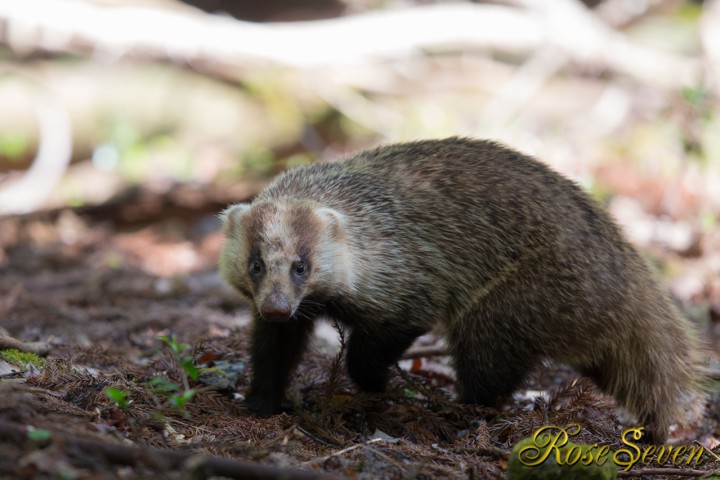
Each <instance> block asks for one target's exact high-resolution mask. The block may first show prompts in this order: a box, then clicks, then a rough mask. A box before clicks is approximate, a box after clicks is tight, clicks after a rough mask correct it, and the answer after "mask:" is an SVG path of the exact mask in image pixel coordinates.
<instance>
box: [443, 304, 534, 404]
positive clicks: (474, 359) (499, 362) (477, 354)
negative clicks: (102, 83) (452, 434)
mask: <svg viewBox="0 0 720 480" xmlns="http://www.w3.org/2000/svg"><path fill="white" fill-rule="evenodd" d="M458 320H459V321H455V322H452V323H451V324H450V326H449V328H448V332H447V340H448V344H449V347H450V351H451V353H452V355H453V360H454V364H455V370H456V372H457V390H458V400H459V401H460V402H463V403H476V404H480V405H485V406H490V407H494V406H497V405H498V404H499V402H501V401H503V400H504V399H505V398H506V397H507V396H509V395H510V394H512V393H513V392H514V391H515V390H516V389H517V388H518V387H519V386H520V384H521V383H522V382H523V381H524V380H525V378H526V377H527V376H528V374H529V372H530V370H531V369H532V367H533V366H534V365H535V364H536V363H537V360H538V358H537V355H536V354H535V353H534V349H533V348H532V347H531V345H529V343H528V342H525V341H522V338H520V337H521V335H518V331H517V325H518V324H519V323H522V322H519V321H518V318H517V317H515V316H514V314H512V313H502V312H492V311H490V310H489V309H488V308H487V306H481V305H477V306H475V307H473V308H471V309H470V310H469V312H468V313H467V314H466V315H465V316H464V317H463V318H460V319H458ZM509 339H517V341H515V342H511V341H508V340H509Z"/></svg>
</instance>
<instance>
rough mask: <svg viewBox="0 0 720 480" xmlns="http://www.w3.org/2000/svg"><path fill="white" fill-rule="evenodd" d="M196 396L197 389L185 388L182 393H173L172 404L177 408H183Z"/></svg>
mask: <svg viewBox="0 0 720 480" xmlns="http://www.w3.org/2000/svg"><path fill="white" fill-rule="evenodd" d="M194 396H195V389H193V388H191V389H190V390H185V391H184V392H183V393H182V394H180V395H173V396H172V397H170V405H172V406H173V407H175V408H183V407H184V406H185V404H186V403H187V402H189V401H190V400H192V398H193V397H194Z"/></svg>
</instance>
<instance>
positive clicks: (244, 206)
mask: <svg viewBox="0 0 720 480" xmlns="http://www.w3.org/2000/svg"><path fill="white" fill-rule="evenodd" d="M249 211H250V204H249V203H236V204H235V205H230V206H229V207H227V208H226V209H225V210H223V211H222V212H220V214H219V215H218V218H220V221H222V222H223V233H224V234H225V236H226V237H229V236H230V234H231V232H232V231H233V230H235V229H236V228H237V226H238V224H239V223H240V220H242V218H243V217H244V216H245V215H247V214H248V212H249Z"/></svg>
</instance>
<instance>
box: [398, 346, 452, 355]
mask: <svg viewBox="0 0 720 480" xmlns="http://www.w3.org/2000/svg"><path fill="white" fill-rule="evenodd" d="M446 355H450V353H449V352H448V350H447V348H446V347H445V346H444V345H438V344H435V345H429V346H427V347H413V348H411V349H409V350H408V351H406V352H405V353H404V354H403V356H402V358H403V359H414V358H424V357H443V356H446Z"/></svg>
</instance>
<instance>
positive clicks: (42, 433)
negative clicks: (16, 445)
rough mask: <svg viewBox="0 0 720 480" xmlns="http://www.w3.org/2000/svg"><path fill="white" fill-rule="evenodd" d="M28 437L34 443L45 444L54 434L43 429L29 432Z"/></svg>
mask: <svg viewBox="0 0 720 480" xmlns="http://www.w3.org/2000/svg"><path fill="white" fill-rule="evenodd" d="M27 436H28V438H29V439H30V440H32V441H34V442H44V441H46V440H50V437H51V436H52V434H51V433H50V431H49V430H45V429H43V428H34V429H32V430H28V432H27Z"/></svg>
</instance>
